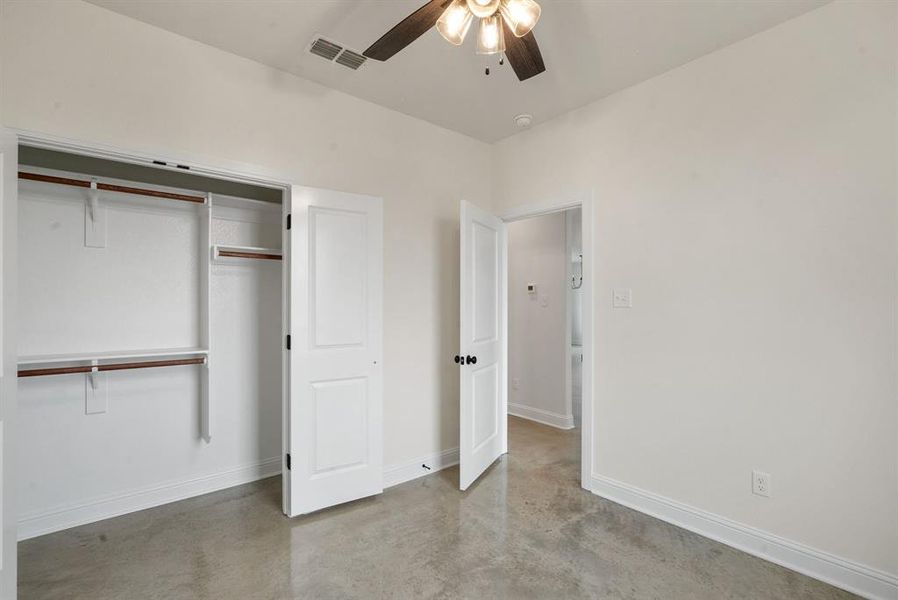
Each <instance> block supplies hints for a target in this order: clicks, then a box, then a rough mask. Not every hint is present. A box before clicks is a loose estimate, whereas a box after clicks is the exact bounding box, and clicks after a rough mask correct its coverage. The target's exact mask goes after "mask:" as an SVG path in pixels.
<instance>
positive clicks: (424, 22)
mask: <svg viewBox="0 0 898 600" xmlns="http://www.w3.org/2000/svg"><path fill="white" fill-rule="evenodd" d="M450 2H452V0H430V2H428V3H427V4H425V5H424V6H422V7H421V8H419V9H418V10H416V11H415V12H413V13H412V14H410V15H409V16H407V17H406V18H404V19H403V20H402V21H400V22H399V23H397V24H396V26H394V27H393V29H391V30H390V31H388V32H386V33H385V34H384V35H383V36H382V37H381V38H380V39H379V40H377V41H376V42H374V43H373V44H371V46H370V47H369V48H368V49H367V50H365V51H364V52H363V53H362V54H364V55H365V56H367V57H368V58H373V59H374V60H387V59H388V58H390V57H391V56H393V55H394V54H396V53H397V52H399V51H400V50H402V49H403V48H405V47H406V46H408V45H409V44H411V43H412V42H414V41H415V40H416V39H418V38H419V37H421V35H422V34H423V33H424V32H425V31H427V30H428V29H430V28H431V27H433V26H434V25H436V23H437V20H439V18H440V15H442V14H443V11H445V10H446V7H447V6H449V3H450Z"/></svg>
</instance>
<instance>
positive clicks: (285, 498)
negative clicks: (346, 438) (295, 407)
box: [0, 127, 295, 543]
mask: <svg viewBox="0 0 898 600" xmlns="http://www.w3.org/2000/svg"><path fill="white" fill-rule="evenodd" d="M4 130H5V131H7V132H8V133H11V134H12V135H14V136H15V137H16V140H17V145H19V146H21V145H25V146H31V147H34V148H42V149H46V150H56V151H59V152H66V153H69V154H80V155H83V156H89V157H92V158H101V159H106V160H112V161H116V162H122V163H129V164H137V165H140V166H144V167H152V168H155V169H159V170H163V171H174V172H178V173H184V172H187V173H191V174H194V175H199V176H201V177H209V178H214V179H221V180H224V181H233V182H237V183H247V184H251V185H256V186H259V187H267V188H271V189H277V190H280V191H281V193H282V194H283V195H282V208H283V210H282V213H283V219H284V220H285V223H283V224H282V225H283V226H282V227H281V232H282V236H283V238H282V244H283V252H284V253H285V256H287V254H286V253H287V252H288V251H289V246H287V244H289V236H288V235H287V231H286V215H287V214H288V211H289V209H290V206H291V204H290V190H291V186H292V185H294V184H295V182H292V181H291V180H292V179H293V178H291V177H290V176H288V175H286V174H284V173H278V172H276V171H271V170H269V169H266V168H264V167H260V166H259V165H251V164H248V163H242V162H237V161H229V160H223V159H216V158H213V157H209V156H204V155H197V154H192V153H175V152H172V151H171V150H167V149H159V150H156V149H146V150H140V151H138V150H132V149H127V148H121V147H118V146H114V145H110V144H103V143H100V142H94V141H84V140H77V139H73V138H67V137H63V136H59V135H54V134H47V133H42V132H38V131H31V130H27V129H20V128H14V127H8V128H4ZM153 161H162V162H164V163H166V164H164V165H160V164H158V163H154V162H153ZM184 167H188V169H184ZM287 264H288V263H285V265H284V269H283V272H284V276H283V277H284V279H283V285H284V286H285V287H284V289H288V287H287V286H288V285H289V283H290V281H289V270H290V269H289V268H287ZM4 278H5V273H4ZM2 283H3V284H4V285H5V284H7V282H5V281H3V282H2ZM13 285H15V282H13ZM14 293H15V292H14ZM0 317H2V315H0ZM288 319H289V313H288V311H287V309H286V307H283V306H282V316H281V329H282V331H281V333H282V336H281V339H286V335H287V333H289V327H290V323H289V322H288ZM281 354H282V359H281V361H282V378H283V381H282V395H281V463H282V464H281V473H282V474H283V475H285V474H286V471H287V464H286V457H287V453H288V452H289V448H290V432H289V423H290V393H289V391H290V381H289V376H288V375H289V372H288V356H287V350H286V349H282V352H281ZM0 358H2V360H6V358H7V357H6V356H5V355H4V356H2V357H0ZM4 402H5V403H9V404H11V405H12V407H13V414H15V409H16V408H17V407H18V398H17V397H15V396H13V397H11V398H7V400H5V401H4ZM13 426H14V423H13ZM7 434H9V435H10V437H12V436H13V435H14V434H15V431H14V430H13V431H7ZM12 458H13V457H9V458H4V460H11V459H12ZM289 481H290V478H289V477H286V476H284V477H282V485H281V488H282V505H281V510H282V512H283V513H284V514H287V515H289V514H290V493H289V491H290V487H289V486H290V483H289ZM15 483H16V482H15V474H13V475H12V476H11V477H9V476H7V475H6V474H5V475H4V480H3V490H4V492H3V493H4V495H5V490H7V487H6V486H10V487H12V488H13V493H14V489H15ZM5 534H6V532H4V535H5ZM14 534H15V540H16V542H15V543H18V513H17V514H16V515H15V517H14Z"/></svg>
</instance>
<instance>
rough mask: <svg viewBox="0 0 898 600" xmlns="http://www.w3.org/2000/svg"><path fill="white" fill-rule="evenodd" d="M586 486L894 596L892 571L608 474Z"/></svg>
mask: <svg viewBox="0 0 898 600" xmlns="http://www.w3.org/2000/svg"><path fill="white" fill-rule="evenodd" d="M591 485H592V492H593V493H594V494H596V495H598V496H601V497H603V498H607V499H608V500H611V501H613V502H617V503H618V504H622V505H624V506H626V507H628V508H632V509H634V510H638V511H639V512H642V513H645V514H647V515H651V516H653V517H656V518H658V519H661V520H662V521H667V522H668V523H672V524H674V525H677V526H678V527H682V528H683V529H688V530H689V531H692V532H694V533H697V534H699V535H702V536H704V537H707V538H711V539H712V540H716V541H718V542H720V543H722V544H726V545H727V546H732V547H733V548H736V549H738V550H742V551H743V552H747V553H748V554H752V555H754V556H757V557H759V558H763V559H764V560H768V561H770V562H773V563H776V564H778V565H781V566H784V567H786V568H789V569H792V570H793V571H797V572H799V573H802V574H804V575H807V576H809V577H813V578H814V579H819V580H820V581H824V582H826V583H829V584H831V585H834V586H836V587H839V588H842V589H844V590H847V591H849V592H852V593H855V594H858V595H861V596H864V597H866V598H871V599H876V600H880V599H882V600H894V599H895V598H898V577H896V576H895V575H891V574H889V573H885V572H883V571H880V570H877V569H874V568H872V567H868V566H866V565H862V564H859V563H855V562H852V561H850V560H846V559H843V558H840V557H838V556H833V555H832V554H828V553H826V552H822V551H820V550H816V549H814V548H810V547H808V546H805V545H803V544H799V543H797V542H793V541H790V540H787V539H784V538H781V537H778V536H776V535H773V534H771V533H768V532H766V531H762V530H760V529H756V528H754V527H749V526H747V525H743V524H741V523H737V522H735V521H731V520H729V519H727V518H725V517H721V516H719V515H716V514H713V513H709V512H707V511H703V510H700V509H697V508H694V507H692V506H689V505H686V504H682V503H680V502H677V501H675V500H671V499H670V498H665V497H663V496H659V495H657V494H653V493H652V492H647V491H645V490H642V489H639V488H637V487H634V486H631V485H629V484H626V483H622V482H620V481H616V480H614V479H611V478H609V477H604V476H602V475H596V474H593V475H592V481H591Z"/></svg>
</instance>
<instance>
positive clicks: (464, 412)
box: [459, 201, 508, 490]
mask: <svg viewBox="0 0 898 600" xmlns="http://www.w3.org/2000/svg"><path fill="white" fill-rule="evenodd" d="M507 249H508V239H507V234H506V227H505V223H504V222H503V221H502V220H501V219H499V218H498V217H496V216H494V215H491V214H489V213H487V212H485V211H483V210H481V209H480V208H477V207H476V206H474V205H473V204H470V203H468V202H464V201H463V202H462V203H461V280H460V281H461V286H460V287H461V307H460V308H461V337H460V340H461V354H460V355H459V359H460V361H459V362H460V364H459V372H460V378H461V387H460V410H461V417H460V421H459V423H460V426H459V429H460V438H461V440H460V443H459V464H460V467H459V470H460V477H459V487H460V488H461V489H462V490H466V489H467V488H468V486H470V485H471V484H472V483H473V482H474V481H475V480H476V479H477V478H478V477H480V474H481V473H483V472H484V471H485V470H486V469H487V467H489V466H490V465H491V464H492V463H493V461H495V460H496V459H497V458H499V456H501V455H502V454H504V453H505V452H506V451H507V449H508V445H507V442H506V439H507V432H508V421H507V418H506V412H507V402H508V396H507V391H506V378H507V377H506V364H507V360H506V353H507V339H506V336H507V333H506V331H507V327H506V320H507V317H506V315H507V310H506V304H507V286H506V280H505V277H506V269H507V263H506V255H507Z"/></svg>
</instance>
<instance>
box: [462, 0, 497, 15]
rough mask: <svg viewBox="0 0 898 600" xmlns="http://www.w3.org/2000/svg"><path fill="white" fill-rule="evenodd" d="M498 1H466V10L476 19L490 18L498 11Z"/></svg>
mask: <svg viewBox="0 0 898 600" xmlns="http://www.w3.org/2000/svg"><path fill="white" fill-rule="evenodd" d="M499 1H500V0H467V3H468V10H470V11H471V12H472V13H474V16H475V17H477V18H478V19H485V18H487V17H492V16H493V15H494V14H496V11H497V10H499Z"/></svg>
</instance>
